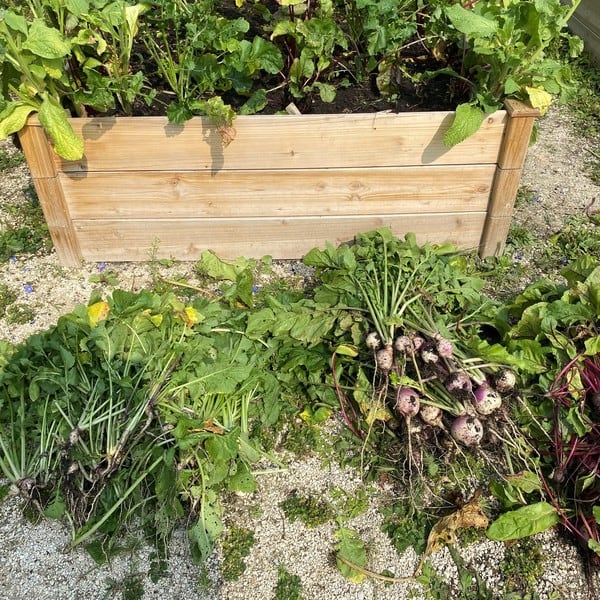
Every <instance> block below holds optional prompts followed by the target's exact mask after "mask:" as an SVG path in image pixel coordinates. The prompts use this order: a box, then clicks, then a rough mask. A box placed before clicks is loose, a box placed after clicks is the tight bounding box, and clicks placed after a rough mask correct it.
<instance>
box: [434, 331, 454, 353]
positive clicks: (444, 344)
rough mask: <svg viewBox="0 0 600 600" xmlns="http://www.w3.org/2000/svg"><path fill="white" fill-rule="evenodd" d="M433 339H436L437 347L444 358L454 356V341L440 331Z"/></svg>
mask: <svg viewBox="0 0 600 600" xmlns="http://www.w3.org/2000/svg"><path fill="white" fill-rule="evenodd" d="M433 339H434V340H435V348H436V350H437V353H438V354H439V355H440V356H441V357H443V358H452V354H453V353H454V347H453V346H452V342H451V341H450V340H447V339H446V338H445V337H443V336H442V335H441V334H440V333H436V334H435V335H434V336H433Z"/></svg>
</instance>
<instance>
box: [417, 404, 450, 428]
mask: <svg viewBox="0 0 600 600" xmlns="http://www.w3.org/2000/svg"><path fill="white" fill-rule="evenodd" d="M419 416H420V417H421V419H422V420H423V421H424V422H425V423H427V425H432V426H433V427H441V428H443V427H444V425H443V423H442V409H441V408H438V407H437V406H431V404H423V406H421V409H420V410H419Z"/></svg>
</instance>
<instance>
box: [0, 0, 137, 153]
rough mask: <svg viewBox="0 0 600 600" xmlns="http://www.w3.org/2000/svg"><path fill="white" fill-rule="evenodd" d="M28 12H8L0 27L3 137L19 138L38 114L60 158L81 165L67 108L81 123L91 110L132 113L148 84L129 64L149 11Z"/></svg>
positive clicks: (76, 6)
mask: <svg viewBox="0 0 600 600" xmlns="http://www.w3.org/2000/svg"><path fill="white" fill-rule="evenodd" d="M27 9H28V10H26V11H25V10H24V11H20V10H19V9H18V8H15V9H14V10H5V11H4V12H3V14H2V18H1V19H0V44H2V47H3V49H4V53H3V62H2V71H1V75H2V89H3V91H4V102H3V106H2V109H3V110H2V112H1V113H0V137H1V138H5V137H7V136H8V135H10V134H12V133H14V132H17V131H19V130H20V129H21V128H22V127H23V126H24V125H25V122H26V120H27V118H28V116H29V115H30V114H31V113H32V112H37V114H38V117H39V120H40V122H41V124H42V125H43V127H44V128H45V130H46V131H47V132H48V134H49V135H50V137H51V138H52V141H53V143H54V147H55V150H56V152H57V153H58V154H59V155H60V156H62V157H63V158H66V159H70V160H76V159H79V158H81V156H82V155H83V142H82V140H81V139H79V138H78V137H77V136H76V135H75V134H74V133H73V129H72V128H71V126H70V124H69V122H68V121H67V116H66V114H65V112H64V108H72V109H73V110H74V112H75V113H76V114H77V115H84V114H86V107H91V108H93V109H95V110H101V111H107V110H110V109H111V108H114V102H115V98H116V99H117V100H118V101H119V103H120V105H121V107H122V108H123V109H124V110H125V111H127V110H129V109H130V107H131V104H132V103H133V100H134V99H135V97H136V96H137V95H138V94H139V93H140V91H141V88H142V84H143V75H142V74H141V72H139V73H136V74H133V75H132V74H131V73H130V60H131V52H132V49H133V42H134V38H135V35H136V32H137V27H138V19H139V16H140V14H141V13H142V12H143V11H144V10H145V5H143V4H136V5H130V4H128V3H126V2H125V1H124V0H115V1H114V2H108V1H102V0H101V1H99V2H95V3H93V4H90V3H88V2H87V1H82V2H70V3H68V4H67V5H64V6H63V5H60V4H55V3H53V2H44V1H43V0H31V1H29V2H28V5H27ZM66 66H68V68H65V67H66ZM102 71H104V73H105V74H103V73H102Z"/></svg>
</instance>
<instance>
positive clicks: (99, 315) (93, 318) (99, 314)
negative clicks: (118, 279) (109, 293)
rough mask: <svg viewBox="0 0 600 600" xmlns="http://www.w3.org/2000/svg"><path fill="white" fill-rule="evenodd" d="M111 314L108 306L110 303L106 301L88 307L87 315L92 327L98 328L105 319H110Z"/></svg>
mask: <svg viewBox="0 0 600 600" xmlns="http://www.w3.org/2000/svg"><path fill="white" fill-rule="evenodd" d="M109 312H110V306H109V305H108V302H106V301H104V300H100V301H99V302H95V303H94V304H92V305H90V306H88V308H87V315H88V321H89V322H90V326H91V327H96V326H97V325H98V323H99V322H100V321H104V319H106V317H108V313H109Z"/></svg>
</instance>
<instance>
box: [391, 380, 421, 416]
mask: <svg viewBox="0 0 600 600" xmlns="http://www.w3.org/2000/svg"><path fill="white" fill-rule="evenodd" d="M420 406H421V401H420V398H419V394H418V392H417V391H416V390H413V388H411V387H408V386H406V385H403V386H400V387H399V388H398V390H397V392H396V404H395V405H394V410H395V411H396V412H397V413H398V414H399V415H400V416H402V417H405V418H407V419H410V418H411V417H414V416H415V415H416V414H417V413H418V412H419V408H420Z"/></svg>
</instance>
